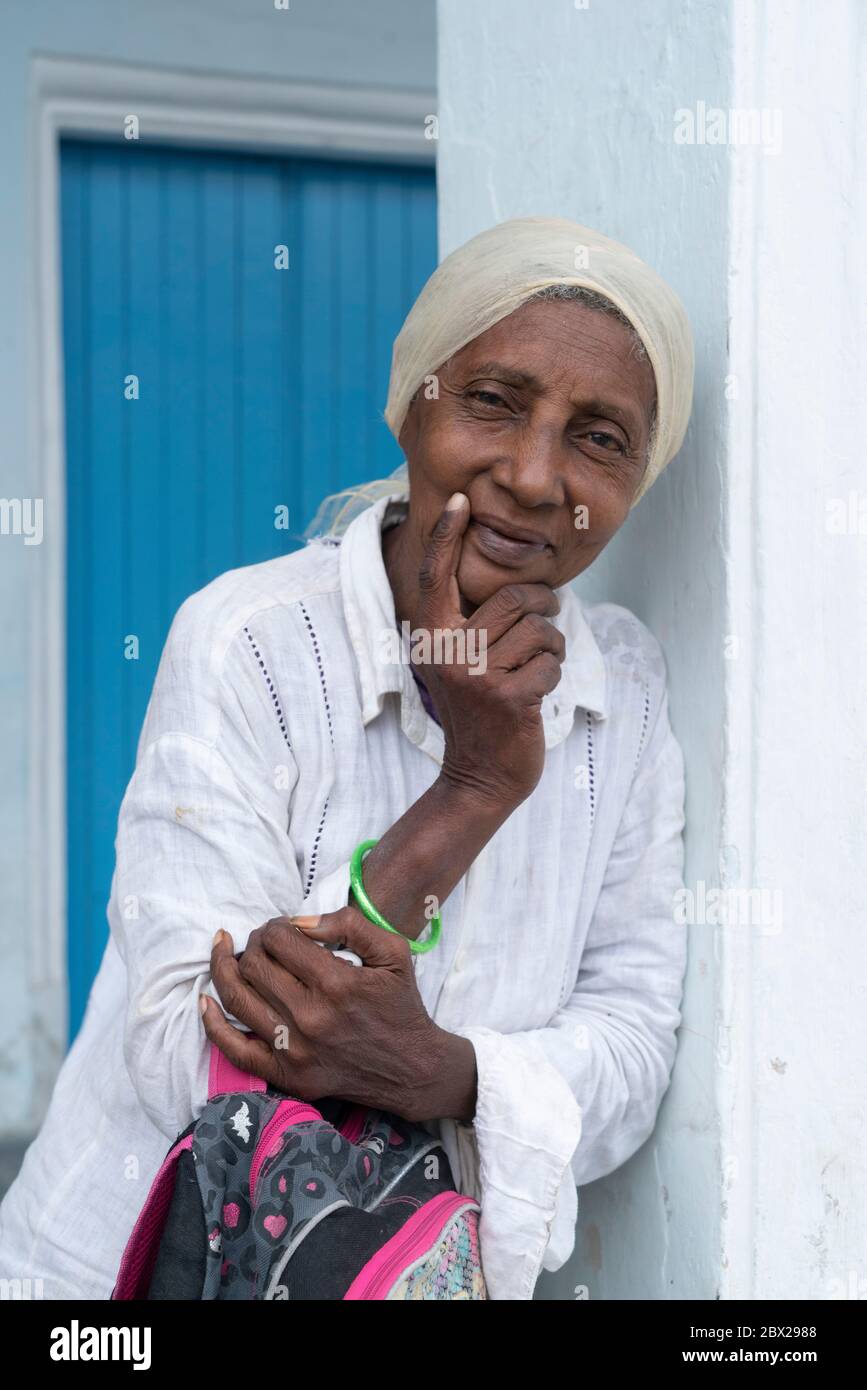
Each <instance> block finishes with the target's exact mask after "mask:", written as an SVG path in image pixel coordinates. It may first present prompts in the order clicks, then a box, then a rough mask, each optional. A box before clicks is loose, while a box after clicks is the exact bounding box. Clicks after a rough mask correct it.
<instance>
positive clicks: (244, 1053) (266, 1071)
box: [200, 994, 280, 1086]
mask: <svg viewBox="0 0 867 1390" xmlns="http://www.w3.org/2000/svg"><path fill="white" fill-rule="evenodd" d="M201 1000H202V1003H201V1006H200V1007H201V1009H202V1023H203V1025H204V1029H205V1033H206V1034H207V1036H208V1038H209V1039H210V1040H211V1042H212V1043H213V1044H214V1045H215V1047H218V1048H219V1049H220V1051H221V1052H222V1054H223V1056H224V1057H227V1058H228V1060H229V1061H230V1062H232V1063H234V1065H235V1066H236V1067H238V1068H239V1070H240V1071H248V1072H250V1073H252V1075H253V1076H261V1078H262V1080H263V1081H268V1082H270V1083H271V1085H275V1086H276V1085H279V1084H280V1078H279V1075H278V1069H277V1067H276V1066H275V1062H274V1055H273V1053H272V1051H271V1049H270V1047H269V1046H268V1044H267V1043H266V1042H263V1041H262V1039H261V1038H254V1037H251V1036H250V1034H249V1033H242V1032H241V1031H240V1029H238V1028H235V1027H233V1025H232V1024H231V1023H230V1022H229V1020H228V1019H227V1018H226V1015H225V1014H224V1013H223V1010H222V1009H221V1008H220V1006H219V1004H218V1003H217V1002H216V1001H215V1000H214V999H211V998H209V997H208V995H207V994H203V995H202V996H201Z"/></svg>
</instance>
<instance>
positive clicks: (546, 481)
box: [491, 430, 566, 508]
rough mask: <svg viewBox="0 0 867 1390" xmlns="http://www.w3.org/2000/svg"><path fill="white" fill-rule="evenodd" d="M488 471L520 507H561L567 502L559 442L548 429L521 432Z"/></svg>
mask: <svg viewBox="0 0 867 1390" xmlns="http://www.w3.org/2000/svg"><path fill="white" fill-rule="evenodd" d="M491 472H492V474H493V477H494V481H495V482H496V483H498V484H499V486H500V487H504V488H506V489H507V491H509V492H511V494H512V496H513V497H514V499H515V501H516V502H517V504H518V505H519V506H521V507H528V508H529V507H542V506H552V505H553V506H562V505H563V503H564V502H565V501H566V488H565V483H564V478H563V460H562V457H561V452H560V447H559V441H558V440H557V439H555V438H553V437H552V435H551V434H550V433H549V432H548V431H547V430H545V431H541V430H526V431H523V432H522V434H521V437H520V438H519V439H513V440H512V441H510V444H509V448H508V453H507V454H505V455H504V456H503V457H502V458H501V459H499V460H498V461H497V463H496V464H495V465H494V467H493V469H492V470H491Z"/></svg>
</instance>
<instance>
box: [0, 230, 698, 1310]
mask: <svg viewBox="0 0 867 1390" xmlns="http://www.w3.org/2000/svg"><path fill="white" fill-rule="evenodd" d="M691 393H692V348H691V339H690V333H689V328H688V325H687V322H686V318H685V315H684V312H683V309H682V307H681V306H680V304H679V302H678V300H677V298H676V296H675V295H674V294H673V293H672V291H671V290H670V289H669V288H668V287H667V286H666V285H665V284H664V283H663V282H662V281H661V280H660V279H659V277H658V276H657V275H656V274H655V273H654V272H653V271H651V270H650V269H649V268H648V267H647V266H646V265H645V264H643V263H642V261H640V260H639V259H638V258H637V257H636V256H635V255H634V254H633V253H632V252H630V251H629V250H627V249H626V248H624V247H623V246H620V245H618V244H616V243H615V242H612V241H610V240H609V239H608V238H606V237H603V236H601V235H599V234H597V233H595V232H592V231H590V230H588V229H587V228H585V227H581V226H578V225H576V224H574V223H572V222H568V221H564V220H560V219H544V218H525V219H520V220H516V221H510V222H505V223H502V224H501V225H499V226H496V227H494V228H492V229H491V230H489V231H486V232H484V233H482V234H481V235H480V236H477V237H475V238H473V239H472V240H471V241H469V242H468V243H467V244H466V245H465V246H462V247H461V248H460V249H458V250H457V251H455V252H454V253H453V254H452V255H450V256H449V257H448V258H447V259H446V260H445V261H444V262H443V263H442V264H441V265H440V267H439V268H438V269H437V270H436V271H435V273H434V274H433V275H432V276H431V278H430V280H429V281H428V283H427V285H426V286H425V288H424V290H423V291H422V293H421V295H420V296H419V298H418V301H417V302H416V304H415V305H414V307H413V309H412V311H411V312H410V314H409V316H408V318H407V320H406V323H405V324H404V327H403V329H402V331H401V333H400V335H399V337H398V339H397V341H396V343H395V347H394V359H393V366H392V374H391V383H390V391H389V399H388V406H387V410H386V419H387V421H388V424H389V426H390V428H391V429H392V431H393V433H394V434H395V435H396V436H397V438H398V439H399V442H400V445H401V448H402V449H403V452H404V454H405V456H406V460H407V473H406V475H404V474H403V472H402V471H401V470H399V472H398V475H396V476H395V477H394V478H393V479H389V480H385V481H384V482H383V483H382V484H377V485H374V486H373V487H372V488H367V489H365V488H361V489H358V490H356V491H354V492H352V493H351V494H350V495H349V496H348V497H347V496H346V495H344V496H343V497H342V498H340V499H338V501H339V506H338V507H337V508H336V509H335V508H331V509H330V512H329V516H330V518H331V524H326V525H325V527H324V530H325V532H326V534H324V535H323V536H322V537H321V538H320V539H319V540H317V541H314V542H313V543H311V544H309V545H308V546H307V547H306V548H305V549H304V550H302V551H300V552H297V553H295V554H292V555H288V556H285V557H284V558H281V559H278V560H273V561H269V562H268V563H266V564H262V565H256V566H253V567H252V568H249V569H242V570H235V571H232V572H230V573H228V574H225V575H223V576H222V577H221V578H219V579H217V580H216V581H215V582H214V583H212V584H210V585H209V586H208V587H207V588H206V589H204V590H202V592H200V593H198V594H195V595H194V596H193V597H192V598H190V599H189V600H188V601H187V602H186V603H185V604H184V605H183V607H182V608H181V610H180V612H179V613H178V615H177V617H176V619H175V622H174V624H173V626H172V630H171V633H170V635H169V638H168V641H167V644H166V648H165V652H164V654H163V658H162V662H161V665H160V669H159V673H158V676H157V679H156V683H155V686H154V691H153V696H152V699H151V702H150V706H149V708H148V713H147V719H146V722H145V726H144V730H143V732H142V736H141V741H140V744H139V752H138V761H137V766H136V771H135V774H134V776H133V778H132V781H131V783H130V785H129V789H128V791H127V794H126V797H125V799H124V802H123V806H122V808H121V813H120V822H119V827H118V837H117V867H116V873H115V878H114V884H113V889H112V896H111V903H110V908H109V917H110V923H111V938H110V941H109V945H108V948H107V950H106V954H105V958H104V961H103V964H102V967H101V969H100V972H99V975H98V977H97V980H96V982H95V984H94V987H93V992H92V995H91V999H90V1003H89V1006H88V1011H87V1015H86V1018H85V1021H84V1026H83V1028H82V1031H81V1033H80V1035H79V1037H78V1039H77V1041H76V1042H75V1045H74V1046H73V1048H72V1050H71V1052H70V1055H69V1057H68V1058H67V1060H66V1062H65V1065H64V1067H63V1070H62V1072H61V1075H60V1078H59V1080H58V1083H57V1087H56V1090H55V1094H54V1098H53V1101H52V1105H51V1109H50V1112H49V1115H48V1117H47V1120H46V1122H45V1125H44V1127H43V1130H42V1132H41V1134H40V1136H39V1138H38V1140H37V1141H36V1142H35V1144H34V1145H32V1146H31V1149H30V1150H29V1152H28V1155H27V1157H26V1160H25V1163H24V1167H23V1170H22V1174H21V1176H20V1177H19V1179H18V1181H17V1182H16V1183H15V1185H14V1186H13V1188H12V1190H11V1193H10V1195H9V1197H8V1198H7V1200H6V1202H5V1204H4V1206H3V1208H2V1252H3V1253H2V1265H3V1268H2V1271H0V1272H2V1273H3V1274H4V1275H10V1276H11V1275H17V1276H19V1277H23V1276H25V1275H26V1276H28V1277H35V1278H42V1279H43V1280H44V1291H45V1294H46V1296H48V1297H62V1296H69V1297H93V1298H106V1297H108V1296H109V1294H110V1292H111V1289H112V1285H113V1281H114V1277H115V1274H116V1271H117V1267H118V1261H119V1257H120V1254H121V1251H122V1249H123V1246H124V1243H125V1241H126V1238H127V1236H128V1234H129V1231H130V1229H131V1226H132V1224H133V1222H134V1220H135V1217H136V1215H137V1212H138V1210H139V1208H140V1207H141V1204H142V1200H143V1195H144V1192H145V1191H146V1190H147V1186H148V1185H149V1183H150V1180H151V1178H152V1177H153V1175H154V1173H155V1172H156V1170H157V1169H158V1167H159V1165H160V1162H161V1159H162V1157H163V1155H164V1152H165V1148H166V1140H167V1138H174V1136H175V1135H176V1133H177V1132H178V1131H180V1130H181V1129H183V1128H184V1127H185V1126H187V1125H188V1124H189V1122H190V1120H191V1119H192V1118H194V1117H195V1116H197V1115H198V1114H199V1113H200V1112H201V1110H202V1108H203V1105H204V1103H205V1098H206V1096H207V1081H208V1051H209V1045H210V1044H209V1039H210V1040H211V1041H213V1042H215V1043H216V1044H217V1045H218V1046H219V1048H220V1049H221V1050H222V1051H223V1052H224V1053H225V1054H226V1055H227V1056H228V1057H229V1058H230V1060H232V1061H233V1062H234V1063H235V1064H236V1065H238V1066H240V1067H242V1068H244V1069H246V1070H249V1071H253V1072H257V1073H258V1074H260V1075H261V1076H264V1077H265V1078H266V1080H268V1081H269V1082H270V1083H271V1084H273V1085H275V1086H277V1087H279V1088H281V1089H283V1090H285V1091H287V1092H290V1093H291V1094H293V1095H297V1096H300V1097H302V1098H304V1099H311V1100H315V1099H318V1098H320V1097H325V1096H331V1097H342V1098H345V1099H348V1100H353V1101H356V1102H361V1103H364V1104H367V1105H371V1106H377V1107H382V1108H384V1109H387V1110H391V1111H393V1112H395V1113H397V1114H399V1115H402V1116H404V1117H406V1118H407V1119H412V1120H417V1121H419V1122H424V1123H426V1124H428V1125H429V1126H431V1127H432V1128H433V1129H434V1131H435V1132H437V1133H439V1135H440V1136H441V1139H442V1143H443V1145H444V1147H445V1149H446V1152H447V1153H448V1156H449V1159H450V1162H451V1164H452V1167H453V1170H454V1177H455V1183H456V1185H457V1186H458V1187H459V1188H460V1190H462V1191H464V1192H467V1193H470V1194H472V1195H474V1196H476V1197H477V1198H478V1199H479V1200H480V1202H481V1208H482V1216H481V1226H480V1236H481V1250H482V1260H483V1266H484V1273H485V1277H486V1281H487V1290H488V1295H489V1296H490V1297H492V1298H496V1299H528V1298H530V1297H531V1296H532V1293H533V1288H534V1285H535V1283H536V1280H537V1277H538V1275H539V1272H540V1270H541V1269H542V1268H543V1267H544V1268H547V1269H556V1268H558V1267H559V1266H560V1265H562V1264H563V1262H564V1261H565V1260H566V1259H567V1257H568V1256H569V1254H570V1252H571V1250H572V1247H573V1241H574V1228H575V1218H576V1211H577V1195H576V1189H577V1188H578V1187H580V1186H582V1185H583V1184H584V1183H589V1182H592V1181H594V1179H596V1178H600V1177H602V1176H603V1175H604V1174H606V1173H610V1172H611V1171H612V1170H613V1169H615V1168H617V1167H618V1166H619V1165H620V1164H622V1163H623V1162H624V1161H625V1160H626V1159H627V1158H629V1156H630V1155H631V1154H632V1153H634V1152H635V1150H636V1149H637V1148H638V1146H639V1145H640V1144H641V1143H642V1142H643V1141H644V1140H645V1139H646V1138H647V1136H648V1135H649V1134H650V1132H651V1130H652V1127H653V1124H654V1120H655V1117H656V1113H657V1109H658V1106H659V1103H660V1100H661V1098H662V1095H663V1093H664V1091H665V1089H666V1087H667V1085H668V1081H669V1076H670V1072H671V1067H672V1062H673V1059H674V1053H675V1043H676V1038H675V1034H676V1029H677V1026H678V1024H679V1021H680V1002H681V988H682V979H683V970H684V963H685V937H684V928H683V927H682V926H679V925H676V923H675V920H674V915H673V907H672V904H673V898H674V894H675V892H676V891H677V889H678V887H679V885H680V882H681V867H682V840H681V832H682V826H683V768H682V759H681V754H680V750H679V748H678V745H677V743H676V741H675V739H674V736H673V734H672V732H671V728H670V725H669V719H668V712H667V697H666V689H665V675H664V665H663V661H662V657H661V655H660V650H659V647H658V645H657V643H656V642H655V640H654V639H653V637H652V636H651V635H650V633H649V632H648V631H647V629H646V628H645V627H643V626H642V624H641V623H640V622H639V621H638V620H637V619H636V618H635V617H633V615H632V614H631V613H629V612H628V611H626V610H625V609H623V608H619V607H615V606H614V605H612V604H600V605H597V606H594V607H584V606H582V604H581V602H580V601H579V599H578V597H577V596H576V594H575V593H574V591H573V590H572V588H571V587H570V582H571V581H572V580H573V579H574V578H575V577H576V575H579V574H580V573H581V572H582V571H583V570H585V569H586V568H587V566H588V565H590V564H591V563H592V561H593V560H594V558H595V557H596V556H597V555H598V554H599V553H600V551H601V550H602V549H603V548H604V546H605V545H606V544H607V542H608V541H609V540H610V539H611V537H612V536H613V535H614V534H615V533H616V531H617V530H618V528H619V527H620V526H621V525H622V523H623V522H624V521H625V520H626V518H627V516H628V515H629V512H630V510H631V508H632V507H634V506H635V504H636V502H637V501H638V500H639V498H641V497H642V496H643V495H644V493H645V492H646V491H647V489H648V488H649V487H650V485H651V484H652V483H653V481H654V479H655V478H656V477H658V475H659V473H660V471H661V470H662V468H663V467H664V466H665V465H666V464H667V463H668V461H669V460H670V459H671V458H672V456H673V455H674V454H675V452H676V451H677V449H678V448H679V446H680V443H681V440H682V438H683V434H684V431H685V429H686V424H687V419H688V415H689V409H690V400H691ZM320 529H322V528H320ZM405 624H409V631H410V632H411V633H412V634H413V636H415V635H416V634H419V633H421V634H425V635H427V636H428V637H430V638H431V639H432V640H430V641H429V642H427V643H424V642H421V643H419V644H415V643H414V644H413V652H414V654H415V655H416V656H419V660H418V662H417V663H416V664H410V663H408V662H407V661H405V660H402V659H397V660H395V656H394V646H395V644H394V643H390V642H389V641H388V640H386V639H388V638H389V637H390V636H392V635H393V634H395V633H396V632H397V631H399V630H403V631H406V630H407V629H406V628H405V627H404V625H405ZM443 635H446V636H447V637H448V639H449V640H447V641H445V640H443V641H439V642H438V641H437V640H435V639H436V638H437V637H438V636H439V637H443ZM458 638H460V639H461V640H456V639H458ZM398 646H399V644H398ZM438 657H439V659H438ZM368 839H371V840H375V841H376V842H377V843H376V845H375V848H374V849H373V850H372V851H371V852H369V853H368V855H367V857H366V859H365V860H364V886H365V888H366V890H367V894H368V895H369V898H370V899H371V900H372V902H373V903H374V904H375V906H376V908H377V909H378V911H379V912H380V913H381V914H383V915H384V917H385V918H386V919H387V921H388V922H390V923H392V924H395V925H396V926H397V927H398V928H399V931H400V933H401V934H400V935H398V934H395V933H394V932H391V933H389V932H385V931H383V930H382V929H381V927H380V926H378V925H375V924H374V923H373V922H372V921H370V920H368V918H367V917H366V916H364V915H363V914H362V912H361V911H360V910H359V907H358V906H357V905H356V902H355V899H354V898H353V896H352V894H351V892H350V881H349V862H350V859H351V857H352V854H353V851H354V850H355V849H356V847H357V846H358V845H359V843H360V842H361V841H364V840H368ZM440 910H441V915H442V923H443V925H442V935H441V939H440V941H439V943H438V946H437V949H435V950H431V951H429V952H427V953H425V954H418V955H413V954H411V953H410V949H409V945H408V942H407V940H406V939H404V938H407V937H408V938H416V937H418V936H419V935H421V934H422V933H423V932H426V931H428V930H429V926H428V923H429V920H430V918H431V917H432V916H433V915H434V914H435V913H437V912H439V911H440ZM323 942H324V943H326V944H330V945H332V946H334V945H338V946H345V947H346V948H348V949H349V950H351V951H352V952H354V953H355V955H356V956H358V957H360V958H361V960H362V961H363V967H362V968H361V969H350V968H348V967H347V966H346V965H345V964H344V963H343V962H342V961H340V960H338V959H335V958H334V956H333V955H331V954H330V953H329V952H328V951H324V950H322V949H321V946H320V944H318V943H323ZM221 1006H222V1007H221ZM281 1024H283V1025H286V1027H284V1028H282V1029H281V1028H280V1025H281ZM287 1028H288V1034H287V1036H288V1042H287V1043H286V1045H285V1046H278V1045H277V1044H276V1043H275V1044H274V1045H271V1044H270V1043H269V1042H268V1041H267V1040H268V1039H269V1038H274V1037H275V1035H276V1034H277V1033H279V1032H282V1033H284V1034H286V1029H287ZM282 1041H285V1038H284V1039H282Z"/></svg>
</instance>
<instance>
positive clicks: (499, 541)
mask: <svg viewBox="0 0 867 1390" xmlns="http://www.w3.org/2000/svg"><path fill="white" fill-rule="evenodd" d="M467 534H468V535H472V537H473V539H474V541H475V543H476V546H477V548H478V549H479V550H480V551H481V553H482V554H483V555H484V556H485V557H486V558H487V559H489V560H493V561H494V563H495V564H497V565H511V566H513V567H514V568H515V569H518V568H519V567H520V566H521V565H525V564H526V563H527V562H528V560H532V559H533V558H534V557H535V556H537V555H544V553H545V551H546V550H548V549H549V546H548V543H547V541H525V540H516V539H515V537H514V536H507V535H505V534H504V533H503V532H502V531H498V530H496V528H495V527H494V526H489V525H488V524H487V523H486V522H483V521H476V520H475V518H473V519H471V521H470V524H469V527H468V528H467Z"/></svg>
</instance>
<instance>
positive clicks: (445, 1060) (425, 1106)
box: [407, 1024, 478, 1124]
mask: <svg viewBox="0 0 867 1390" xmlns="http://www.w3.org/2000/svg"><path fill="white" fill-rule="evenodd" d="M427 1058H428V1066H427V1069H426V1070H427V1073H428V1075H427V1080H426V1083H425V1085H424V1086H423V1088H422V1090H421V1092H420V1094H419V1096H418V1101H417V1113H416V1114H414V1115H408V1116H407V1119H412V1120H415V1121H420V1120H441V1119H447V1120H460V1121H462V1123H464V1124H471V1123H472V1121H473V1117H474V1115H475V1113H476V1093H477V1082H478V1077H477V1072H476V1049H475V1048H474V1047H473V1044H472V1043H471V1042H470V1040H469V1038H463V1037H461V1036H460V1035H459V1034H457V1033H449V1032H447V1031H446V1029H444V1028H440V1027H439V1026H438V1025H437V1024H434V1025H433V1033H432V1038H431V1043H430V1046H429V1047H428V1049H427Z"/></svg>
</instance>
